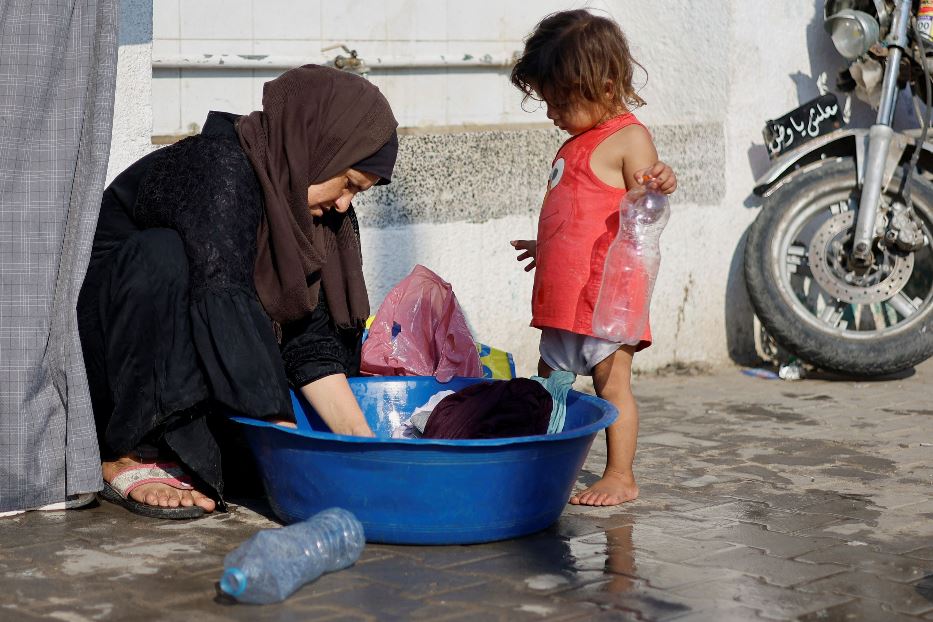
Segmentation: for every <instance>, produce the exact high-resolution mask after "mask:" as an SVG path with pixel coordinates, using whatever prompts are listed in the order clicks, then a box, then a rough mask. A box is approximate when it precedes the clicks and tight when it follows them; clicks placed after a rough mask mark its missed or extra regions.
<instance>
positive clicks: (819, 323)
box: [745, 158, 933, 376]
mask: <svg viewBox="0 0 933 622" xmlns="http://www.w3.org/2000/svg"><path fill="white" fill-rule="evenodd" d="M912 184H913V185H912V198H913V205H914V212H915V214H916V215H917V217H918V220H919V224H920V227H921V230H922V232H923V234H924V235H925V236H926V240H927V243H926V244H925V245H924V246H923V247H922V248H920V249H919V250H917V251H914V252H912V253H907V252H903V251H900V250H897V249H891V248H888V247H886V246H883V245H881V244H876V245H875V247H874V260H875V261H874V264H873V266H872V268H871V269H869V270H867V271H864V270H855V269H852V268H851V267H850V266H849V264H848V254H849V252H850V251H851V247H852V234H853V231H854V229H855V222H856V220H857V218H856V215H857V212H858V203H859V188H858V185H857V179H856V167H855V162H854V161H853V160H852V159H850V158H836V159H831V160H830V159H828V160H824V161H823V162H821V163H820V164H819V165H817V166H815V167H813V168H811V167H807V169H805V170H804V169H802V170H800V171H797V172H795V173H794V174H793V175H792V176H791V177H790V178H788V179H787V180H785V181H784V182H783V184H782V185H781V186H780V187H779V188H778V189H777V190H775V191H774V193H773V194H771V195H770V196H769V197H767V198H766V199H765V202H764V205H763V206H762V209H761V213H760V214H759V215H758V217H757V218H756V219H755V222H754V223H753V224H752V226H751V228H750V229H749V232H748V239H747V243H746V247H745V282H746V286H747V287H748V292H749V296H750V298H751V301H752V305H753V306H754V308H755V312H756V314H757V315H758V318H759V319H760V320H761V323H762V324H763V325H764V327H765V328H766V329H767V330H768V332H769V333H770V334H771V335H772V336H773V337H774V339H775V341H776V342H777V343H778V344H780V345H781V346H782V347H783V348H785V349H786V350H788V351H789V352H791V353H792V354H795V355H796V356H798V357H799V358H801V359H802V360H804V361H806V362H808V363H811V364H813V365H815V366H817V367H819V368H822V369H825V370H827V371H832V372H837V373H842V374H847V375H854V376H878V375H885V374H891V373H895V372H899V371H903V370H905V369H909V368H910V367H913V366H914V365H916V364H918V363H920V362H922V361H924V360H926V359H927V358H929V357H930V356H931V355H933V250H931V246H930V241H933V235H931V232H933V186H931V185H930V183H929V182H927V181H926V180H924V179H922V178H921V177H919V176H915V178H914V179H913V182H912ZM902 185H903V184H902V183H901V178H900V177H899V176H897V175H895V177H894V179H892V180H891V183H890V184H888V190H887V191H886V192H885V194H884V196H883V197H882V201H884V202H885V203H886V204H888V205H891V204H892V203H894V202H900V201H901V198H900V196H899V192H900V190H901V188H902Z"/></svg>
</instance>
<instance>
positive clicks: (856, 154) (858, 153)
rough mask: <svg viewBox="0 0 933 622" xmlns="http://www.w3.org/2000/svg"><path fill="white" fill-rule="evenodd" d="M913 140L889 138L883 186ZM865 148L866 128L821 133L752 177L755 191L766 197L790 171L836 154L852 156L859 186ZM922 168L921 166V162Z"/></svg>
mask: <svg viewBox="0 0 933 622" xmlns="http://www.w3.org/2000/svg"><path fill="white" fill-rule="evenodd" d="M915 140H916V139H913V138H911V137H908V136H906V135H904V134H901V133H899V132H898V133H895V134H894V136H893V138H892V140H891V150H890V151H889V152H888V157H887V158H886V160H885V167H884V169H885V170H884V179H883V182H882V188H887V187H888V183H889V182H890V181H891V178H892V177H893V176H894V171H895V170H897V165H898V163H899V162H901V161H902V159H903V158H904V156H905V150H907V147H908V146H910V147H911V149H910V151H912V148H913V144H914V141H915ZM923 150H924V152H925V153H924V154H923V155H929V156H930V157H933V145H930V144H929V143H926V144H924V146H923ZM867 151H868V130H867V129H863V128H844V129H840V130H836V131H835V132H830V133H829V134H824V135H823V136H819V137H817V138H814V139H813V140H811V141H810V142H807V143H804V144H803V145H800V146H799V147H797V148H796V149H791V150H790V151H788V152H787V153H785V154H783V155H781V156H780V157H778V158H777V159H776V160H774V162H773V163H772V165H771V167H770V168H769V169H768V170H767V171H765V173H764V175H762V176H761V177H759V178H758V179H757V180H755V189H754V193H755V194H756V195H758V196H761V197H766V196H768V195H770V194H771V193H772V192H774V190H775V189H776V188H777V187H778V186H780V185H781V182H782V181H783V180H784V179H786V178H787V176H789V175H790V174H791V173H794V172H796V171H797V170H799V169H801V168H804V167H807V168H809V165H811V164H815V163H819V162H820V161H821V160H825V159H828V158H837V157H852V158H854V159H855V164H856V166H857V168H858V184H859V186H861V185H862V180H863V179H865V170H864V167H865V155H866V153H867ZM924 160H927V158H924ZM921 168H923V165H922V164H921Z"/></svg>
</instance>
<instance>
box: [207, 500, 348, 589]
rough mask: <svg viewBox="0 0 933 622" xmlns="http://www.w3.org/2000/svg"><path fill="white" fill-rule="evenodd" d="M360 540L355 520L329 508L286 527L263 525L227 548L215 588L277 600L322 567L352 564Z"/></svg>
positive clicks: (315, 575)
mask: <svg viewBox="0 0 933 622" xmlns="http://www.w3.org/2000/svg"><path fill="white" fill-rule="evenodd" d="M365 544H366V538H365V537H364V534H363V525H361V524H360V521H358V520H357V519H356V517H355V516H353V514H351V513H350V512H348V511H347V510H344V509H342V508H330V509H327V510H324V511H323V512H319V513H317V514H315V515H314V516H312V517H311V518H309V519H308V520H306V521H303V522H300V523H295V524H293V525H289V526H288V527H282V528H281V529H264V530H262V531H260V532H258V533H257V534H255V535H254V536H252V537H251V538H250V539H248V540H247V541H246V542H244V543H243V544H241V545H240V546H239V547H238V548H237V549H236V550H234V551H232V552H230V553H229V554H227V556H226V557H225V558H224V572H223V575H221V577H220V589H221V590H222V591H223V592H224V593H225V594H228V595H229V596H232V597H233V598H235V599H237V600H238V601H240V602H244V603H255V604H262V605H264V604H268V603H277V602H279V601H282V600H285V599H286V598H288V596H289V595H290V594H291V593H292V592H294V591H295V590H297V589H298V588H299V587H301V586H302V585H304V584H305V583H310V582H311V581H314V580H315V579H317V578H318V577H319V576H321V574H323V573H325V572H333V571H335V570H341V569H343V568H347V567H348V566H352V565H353V564H354V562H356V560H357V559H359V557H360V553H361V552H362V551H363V546H364V545H365Z"/></svg>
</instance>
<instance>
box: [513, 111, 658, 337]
mask: <svg viewBox="0 0 933 622" xmlns="http://www.w3.org/2000/svg"><path fill="white" fill-rule="evenodd" d="M629 125H641V122H640V121H639V120H638V119H636V118H635V115H633V114H631V113H628V114H624V115H621V116H618V117H614V118H612V119H609V120H608V121H604V122H603V123H600V124H599V125H597V126H596V127H594V128H592V129H590V130H587V131H586V132H584V133H582V134H579V135H577V136H574V137H573V138H570V139H569V140H567V142H565V143H564V144H563V146H561V148H560V150H559V151H558V152H557V156H555V158H554V163H553V165H552V168H551V175H550V177H549V179H548V190H547V194H546V195H545V196H544V204H543V205H542V206H541V215H540V216H539V218H538V246H537V254H536V257H535V265H536V267H535V282H534V293H533V294H532V301H531V314H532V319H531V325H532V326H534V327H537V328H560V329H563V330H567V331H570V332H574V333H578V334H581V335H593V307H594V306H595V305H596V299H597V297H598V296H599V286H600V283H601V282H602V277H603V266H604V264H605V258H606V251H607V250H608V248H609V244H610V243H611V242H612V241H613V240H614V239H615V236H616V232H617V231H618V230H619V203H620V202H621V201H622V197H624V196H625V192H626V191H625V190H624V189H622V188H616V187H613V186H610V185H609V184H607V183H605V182H603V181H602V180H600V179H599V178H598V177H597V176H596V173H594V172H593V169H592V168H590V158H591V156H592V155H593V151H595V150H596V147H598V146H599V144H600V143H602V142H603V141H604V140H605V139H606V138H608V137H609V136H611V135H612V134H614V133H615V132H618V131H619V130H621V129H622V128H624V127H627V126H629ZM650 343H651V329H650V328H646V329H645V335H644V337H643V338H642V341H641V343H640V344H639V346H638V349H642V348H644V347H647V346H648V345H649V344H650Z"/></svg>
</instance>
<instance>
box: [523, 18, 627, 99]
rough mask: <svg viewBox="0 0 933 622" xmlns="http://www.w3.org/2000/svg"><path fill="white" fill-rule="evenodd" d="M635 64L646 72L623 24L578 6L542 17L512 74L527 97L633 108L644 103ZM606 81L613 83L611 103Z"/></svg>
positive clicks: (526, 43) (527, 40) (526, 41)
mask: <svg viewBox="0 0 933 622" xmlns="http://www.w3.org/2000/svg"><path fill="white" fill-rule="evenodd" d="M635 67H638V68H640V69H641V70H642V71H644V67H642V66H641V65H639V64H638V63H637V62H636V61H635V59H633V58H632V55H631V52H629V48H628V41H627V40H626V38H625V34H624V33H623V32H622V29H621V28H619V25H618V24H616V23H615V22H614V21H612V20H611V19H608V18H605V17H600V16H598V15H593V14H592V13H590V12H589V11H586V10H584V9H577V10H574V11H561V12H560V13H552V14H551V15H548V16H547V17H545V18H544V19H543V20H541V22H540V23H539V24H538V25H537V26H536V27H535V30H534V32H533V33H531V35H530V36H529V37H528V38H527V39H526V40H525V51H524V52H523V53H522V56H521V58H519V59H518V61H517V62H516V63H515V66H514V67H513V68H512V76H511V79H512V84H514V85H515V86H516V87H518V89H519V90H520V91H522V92H523V93H524V94H525V99H526V100H527V99H528V98H531V99H542V98H544V97H547V99H549V100H553V101H562V102H563V101H566V102H568V103H569V102H579V101H581V100H585V101H591V102H596V103H600V104H603V103H605V104H608V105H610V106H613V107H617V106H621V107H624V108H625V109H627V110H631V109H634V108H637V107H639V106H643V105H645V101H644V100H643V99H642V98H641V97H639V96H638V94H637V93H636V92H635V88H634V87H633V86H632V76H633V74H634V73H635ZM607 84H611V94H610V95H611V96H610V101H608V102H607V101H606V85H607ZM542 91H544V92H543V93H542Z"/></svg>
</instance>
